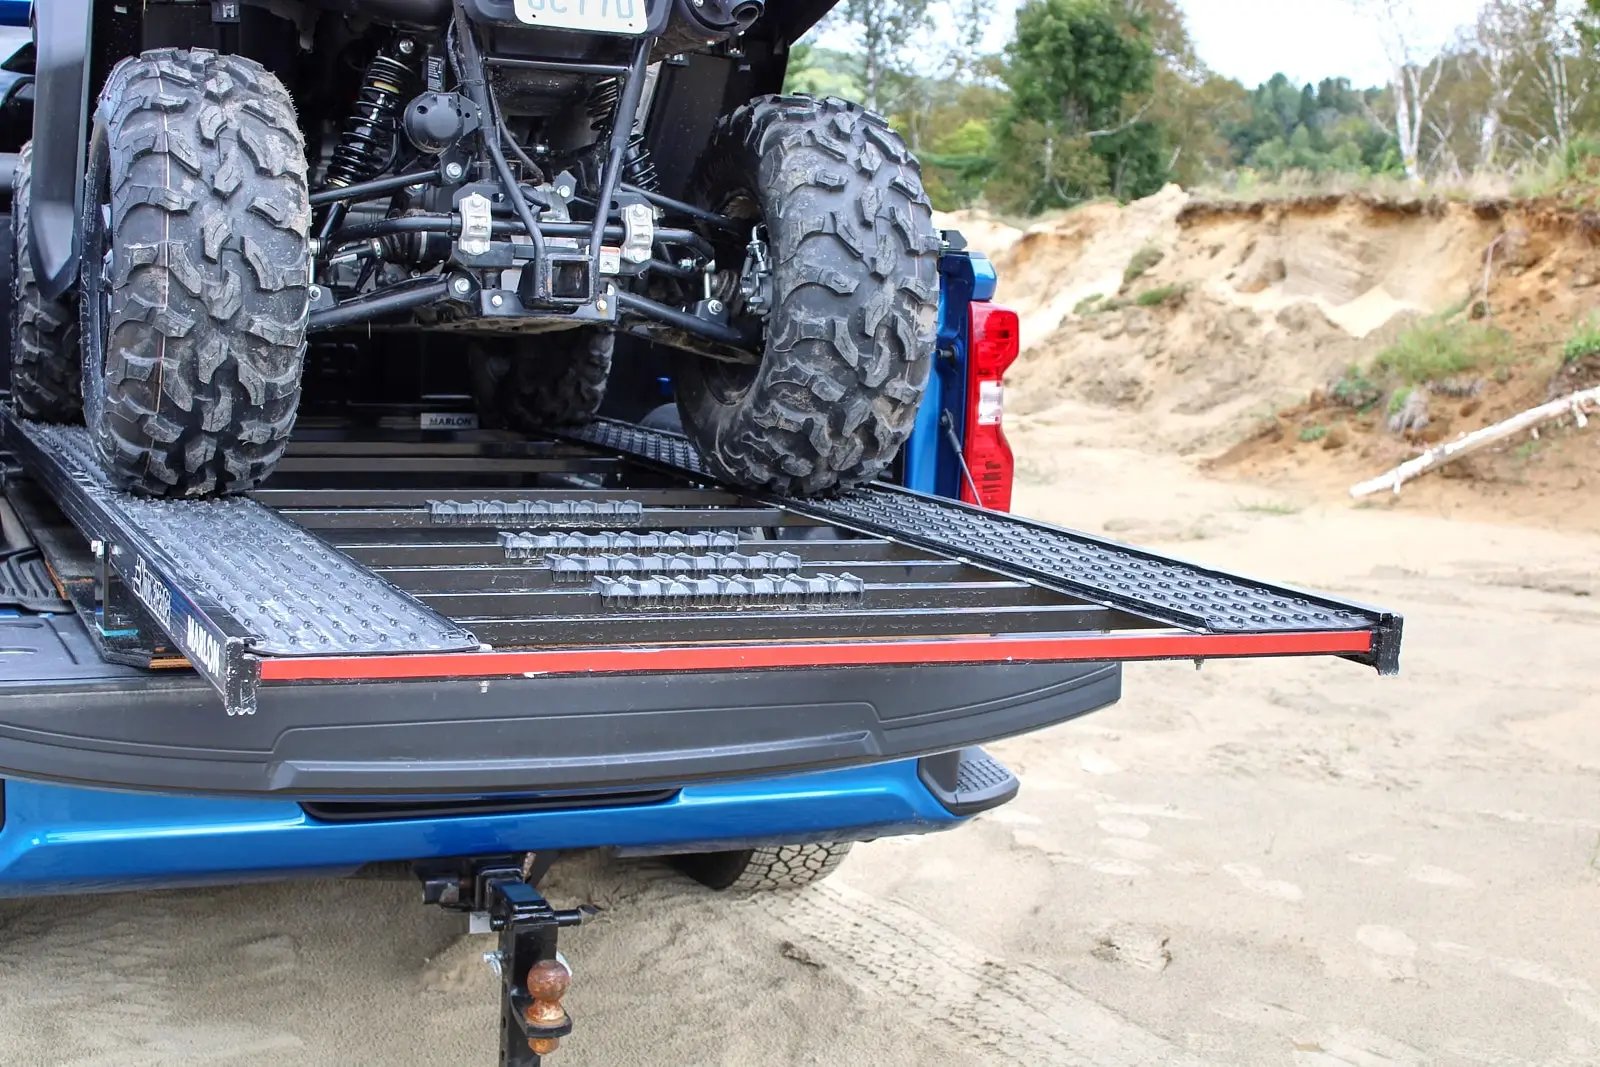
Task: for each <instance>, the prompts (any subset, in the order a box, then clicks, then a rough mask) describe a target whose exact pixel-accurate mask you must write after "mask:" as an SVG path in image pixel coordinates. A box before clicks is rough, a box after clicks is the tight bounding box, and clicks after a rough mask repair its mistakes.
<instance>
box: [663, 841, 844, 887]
mask: <svg viewBox="0 0 1600 1067" xmlns="http://www.w3.org/2000/svg"><path fill="white" fill-rule="evenodd" d="M849 852H850V842H849V841H827V842H823V843H821V844H814V845H777V846H774V847H771V848H746V849H739V850H737V851H734V852H696V853H690V854H687V855H683V856H678V857H675V859H674V863H675V864H676V865H677V867H678V869H679V870H680V871H682V872H683V873H684V874H687V875H688V876H689V877H690V878H693V879H694V880H695V881H697V882H699V883H700V884H701V885H703V886H705V887H706V888H707V889H718V890H721V889H730V890H733V891H734V892H742V893H757V892H763V891H765V890H770V889H799V888H800V887H802V886H808V885H810V884H811V883H812V882H820V881H822V880H823V879H824V878H826V877H828V875H830V874H832V873H833V872H834V871H836V870H838V869H839V864H841V863H843V862H844V858H845V856H846V855H848V854H849Z"/></svg>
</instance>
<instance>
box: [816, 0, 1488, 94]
mask: <svg viewBox="0 0 1600 1067" xmlns="http://www.w3.org/2000/svg"><path fill="white" fill-rule="evenodd" d="M1481 2H1482V0H1412V6H1413V7H1414V9H1415V11H1416V14H1417V23H1418V25H1417V36H1418V40H1417V41H1416V42H1415V44H1414V47H1415V48H1416V49H1417V50H1418V51H1421V52H1424V53H1432V52H1433V51H1435V50H1436V49H1438V48H1439V47H1441V46H1443V45H1444V44H1445V43H1447V42H1448V41H1449V40H1450V39H1451V38H1452V37H1454V36H1455V31H1456V29H1457V28H1458V27H1461V26H1465V25H1467V24H1469V23H1470V22H1472V21H1473V19H1474V18H1475V17H1476V15H1477V11H1478V8H1479V6H1480V4H1481ZM1019 3H1020V0H994V4H995V16H996V17H995V18H994V20H993V21H992V22H991V23H990V26H989V33H988V36H987V38H986V39H985V41H984V48H985V49H989V50H995V51H998V50H999V49H1000V48H1002V47H1004V46H1005V43H1006V41H1008V40H1009V39H1010V38H1011V33H1012V29H1013V26H1014V25H1015V22H1014V19H1013V14H1012V13H1013V12H1014V11H1015V10H1016V8H1017V6H1018V4H1019ZM1179 5H1180V6H1181V7H1182V8H1183V11H1184V14H1185V15H1186V16H1187V19H1188V23H1189V33H1190V35H1191V36H1192V37H1193V38H1194V42H1195V46H1196V47H1197V48H1198V49H1199V52H1200V58H1201V59H1203V60H1204V61H1205V62H1206V63H1207V65H1209V66H1210V67H1211V69H1213V70H1215V71H1217V72H1218V73H1221V74H1225V75H1227V76H1228V77H1230V78H1237V79H1239V81H1241V82H1243V83H1244V84H1245V85H1247V86H1250V87H1251V88H1254V87H1255V86H1257V85H1259V84H1260V83H1262V82H1264V81H1266V80H1267V79H1268V78H1270V77H1272V76H1273V75H1274V74H1276V73H1278V72H1279V71H1282V72H1283V73H1284V74H1286V75H1288V76H1289V79H1290V80H1291V81H1293V82H1295V83H1296V84H1304V83H1305V82H1314V81H1320V80H1322V79H1323V78H1328V77H1338V76H1343V77H1347V78H1349V79H1350V80H1351V81H1352V82H1354V83H1355V84H1356V85H1358V86H1369V85H1383V84H1386V83H1387V82H1388V80H1389V68H1388V63H1387V61H1386V60H1385V59H1384V54H1383V45H1382V42H1381V40H1380V38H1379V35H1378V28H1377V26H1376V25H1375V24H1374V23H1373V22H1372V20H1370V19H1363V18H1361V17H1360V16H1358V15H1356V14H1355V12H1354V11H1353V10H1352V9H1351V6H1350V3H1349V0H1179ZM852 36H853V35H851V34H850V33H849V32H848V31H842V30H837V29H835V30H829V31H826V32H824V33H823V34H822V36H821V43H822V44H824V45H826V46H828V47H833V48H849V47H850V46H851V43H852Z"/></svg>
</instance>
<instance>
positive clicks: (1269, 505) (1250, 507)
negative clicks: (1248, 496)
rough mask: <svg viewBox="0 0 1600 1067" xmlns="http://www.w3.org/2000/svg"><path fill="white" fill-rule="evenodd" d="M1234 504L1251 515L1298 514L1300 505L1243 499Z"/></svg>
mask: <svg viewBox="0 0 1600 1067" xmlns="http://www.w3.org/2000/svg"><path fill="white" fill-rule="evenodd" d="M1234 506H1235V507H1237V508H1238V509H1239V510H1240V511H1245V512H1249V513H1250V514H1252V515H1298V514H1299V513H1300V507H1299V505H1297V504H1276V503H1273V502H1271V501H1267V502H1264V503H1263V502H1253V501H1243V502H1240V503H1236V504H1235V505H1234Z"/></svg>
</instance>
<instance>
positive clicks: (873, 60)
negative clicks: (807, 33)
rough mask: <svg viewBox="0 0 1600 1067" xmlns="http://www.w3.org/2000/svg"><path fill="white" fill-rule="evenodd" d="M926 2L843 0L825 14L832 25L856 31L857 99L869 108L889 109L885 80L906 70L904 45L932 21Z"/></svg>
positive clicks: (913, 0)
mask: <svg viewBox="0 0 1600 1067" xmlns="http://www.w3.org/2000/svg"><path fill="white" fill-rule="evenodd" d="M928 6H929V0H844V2H843V3H841V4H840V5H839V6H838V7H836V8H834V9H833V13H832V14H831V15H829V20H830V22H831V23H832V24H833V25H835V26H842V27H845V28H848V29H850V30H852V31H854V33H855V34H856V40H857V42H858V44H859V54H860V58H861V91H862V95H861V102H862V103H863V104H865V105H866V106H867V107H869V108H871V109H872V110H873V111H888V110H892V106H891V105H892V103H893V101H891V100H890V99H888V92H887V90H888V89H889V83H890V82H891V81H892V80H893V79H894V77H895V75H896V74H902V73H907V70H906V68H907V61H906V51H907V47H908V46H909V45H910V44H911V42H912V40H913V39H914V38H915V37H916V36H917V35H918V34H919V33H921V32H922V31H923V30H926V29H928V28H929V27H930V26H931V25H932V23H931V20H930V18H929V15H928Z"/></svg>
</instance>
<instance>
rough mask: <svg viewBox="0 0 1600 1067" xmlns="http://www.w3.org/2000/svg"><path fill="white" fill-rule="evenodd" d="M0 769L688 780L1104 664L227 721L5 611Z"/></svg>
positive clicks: (281, 783)
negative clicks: (8, 615)
mask: <svg viewBox="0 0 1600 1067" xmlns="http://www.w3.org/2000/svg"><path fill="white" fill-rule="evenodd" d="M0 646H3V647H5V648H7V649H8V650H9V651H10V652H12V653H14V654H11V655H7V656H4V657H0V776H6V775H11V776H17V777H26V778H31V779H45V780H51V781H59V782H63V783H68V784H80V785H95V784H99V783H106V782H114V783H117V785H118V786H119V787H125V788H132V789H147V790H153V791H156V792H162V793H208V794H219V795H233V796H255V797H275V798H282V799H293V800H302V799H312V800H314V799H322V798H329V797H349V796H360V797H362V798H364V799H365V798H370V797H385V796H388V797H401V796H404V797H417V796H445V795H452V794H453V795H457V796H461V795H468V796H470V795H477V794H486V793H505V792H518V791H522V792H536V791H551V790H616V789H629V790H631V789H638V788H642V787H648V786H677V785H682V784H685V783H688V782H693V781H698V780H705V779H709V778H718V779H727V778H737V777H757V776H763V775H767V776H770V775H775V774H787V773H796V772H802V771H811V770H823V769H829V768H837V767H847V766H860V765H866V764H875V763H883V762H886V761H890V760H895V759H901V758H906V757H914V756H924V755H929V754H932V753H936V752H946V751H951V750H954V749H959V748H963V747H965V746H968V745H976V744H983V743H985V742H987V741H993V740H996V739H998V738H1001V737H1007V736H1010V735H1013V734H1019V733H1024V732H1027V731H1029V730H1036V729H1039V728H1040V727H1043V726H1049V725H1052V724H1055V723H1059V722H1065V721H1067V720H1069V719H1073V718H1076V717H1077V716H1079V715H1083V714H1087V713H1088V712H1091V711H1095V710H1097V709H1099V708H1102V707H1105V706H1106V705H1108V704H1110V703H1112V702H1114V701H1115V700H1116V699H1117V698H1118V696H1119V695H1120V692H1121V684H1122V675H1121V670H1120V668H1119V667H1117V666H1116V665H1107V664H1102V663H1079V662H1066V663H991V664H984V665H973V664H933V665H924V666H920V667H916V666H859V667H849V668H808V669H797V670H756V671H723V672H683V673H637V674H632V673H618V674H599V675H570V676H562V677H541V676H534V677H513V678H495V679H449V680H438V681H426V682H415V681H413V682H393V683H363V684H340V683H321V684H317V683H311V684H301V685H284V686H278V687H274V688H272V689H271V690H269V691H265V692H264V693H263V699H262V702H261V706H260V710H259V713H258V714H255V715H249V716H234V717H230V716H227V715H225V714H223V712H222V710H221V709H220V708H219V707H218V705H217V701H216V695H215V693H214V692H213V691H212V690H211V689H210V688H209V687H208V686H206V684H205V683H204V682H202V681H201V680H200V679H199V678H198V677H197V676H195V675H194V674H192V673H190V672H176V671H174V672H149V671H141V670H136V669H133V668H126V667H118V666H115V665H112V664H107V663H105V662H104V661H102V660H100V658H99V657H98V656H97V655H96V654H95V652H94V650H93V647H92V645H91V644H90V642H89V639H88V635H87V634H86V633H85V632H84V630H83V628H82V625H81V624H80V623H79V622H78V620H77V619H76V618H72V617H64V616H56V617H26V616H23V617H13V618H0Z"/></svg>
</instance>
